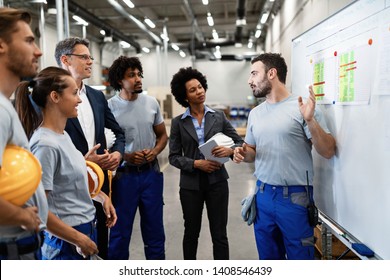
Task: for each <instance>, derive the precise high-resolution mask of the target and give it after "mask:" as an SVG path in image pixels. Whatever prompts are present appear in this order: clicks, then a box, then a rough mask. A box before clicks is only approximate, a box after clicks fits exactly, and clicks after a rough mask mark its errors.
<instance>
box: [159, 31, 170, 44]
mask: <svg viewBox="0 0 390 280" xmlns="http://www.w3.org/2000/svg"><path fill="white" fill-rule="evenodd" d="M160 37H161V39H163V40H164V41H167V42H168V41H169V37H168V36H167V35H165V34H164V33H161V34H160Z"/></svg>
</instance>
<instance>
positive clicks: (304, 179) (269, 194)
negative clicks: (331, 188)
mask: <svg viewBox="0 0 390 280" xmlns="http://www.w3.org/2000/svg"><path fill="white" fill-rule="evenodd" d="M286 76H287V65H286V62H285V60H284V58H283V57H282V56H281V55H280V54H276V53H264V54H261V55H260V56H258V57H256V58H254V59H253V60H252V66H251V72H250V76H249V80H248V83H249V85H250V87H251V89H252V91H253V95H254V96H255V97H265V98H266V99H265V102H263V103H261V104H260V105H258V106H257V107H255V108H254V109H252V111H251V112H250V114H249V118H248V125H247V132H246V136H245V144H244V145H243V147H237V148H235V151H234V157H233V160H234V161H235V162H236V163H240V162H242V161H245V162H253V161H255V172H254V175H255V176H256V178H257V182H256V185H257V188H258V191H257V194H256V212H257V214H256V218H255V221H254V232H255V238H256V244H257V250H258V254H259V259H286V258H287V259H314V231H313V227H312V226H311V225H310V224H309V219H308V209H307V207H308V206H309V204H313V203H314V202H313V186H312V184H313V175H314V172H313V159H312V154H311V151H312V146H314V148H315V149H316V150H317V152H318V153H319V154H320V155H321V156H323V157H325V158H328V159H329V158H331V157H332V156H333V155H334V154H335V149H336V142H335V139H334V138H333V136H332V135H331V134H330V132H329V130H328V128H327V126H326V123H325V120H324V118H323V116H322V114H321V112H320V111H319V110H315V96H314V92H313V89H312V87H310V88H309V91H310V95H309V97H308V99H307V101H306V103H304V102H303V100H302V97H300V96H299V97H297V96H293V95H292V94H291V93H289V92H288V91H287V89H286V86H285V82H286Z"/></svg>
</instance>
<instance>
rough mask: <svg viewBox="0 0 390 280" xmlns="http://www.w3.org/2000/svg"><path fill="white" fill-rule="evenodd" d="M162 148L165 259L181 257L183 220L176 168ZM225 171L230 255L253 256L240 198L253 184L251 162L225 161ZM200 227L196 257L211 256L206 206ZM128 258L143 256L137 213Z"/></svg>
mask: <svg viewBox="0 0 390 280" xmlns="http://www.w3.org/2000/svg"><path fill="white" fill-rule="evenodd" d="M167 154H168V151H167V149H165V150H164V151H163V153H161V155H160V156H159V162H160V167H161V169H162V170H163V172H164V201H165V208H164V225H165V235H166V242H165V250H166V259H167V260H182V259H183V254H182V239H183V232H184V221H183V216H182V210H181V205H180V199H179V169H177V168H175V167H173V166H171V165H170V164H169V163H168V159H167ZM225 166H226V169H227V171H228V173H229V176H230V179H229V190H230V195H229V222H228V239H229V246H230V259H232V260H257V259H258V256H257V250H256V244H255V240H254V234H253V226H248V225H247V224H246V223H245V222H244V221H243V220H242V218H241V213H240V211H241V204H240V203H241V200H242V198H244V197H245V196H246V195H247V194H249V192H250V191H251V189H252V188H253V187H254V185H255V178H254V177H253V175H252V174H253V170H254V166H253V164H248V163H241V164H235V163H234V162H232V161H229V162H228V163H226V164H225ZM203 213H204V214H203V223H202V230H201V234H200V238H199V247H198V255H197V257H198V259H199V260H212V259H213V254H212V243H211V237H210V232H209V227H208V219H207V214H206V209H204V212H203ZM130 259H131V260H144V259H145V256H144V251H143V242H142V238H141V233H140V225H139V215H138V214H137V217H136V220H135V222H134V226H133V235H132V239H131V243H130Z"/></svg>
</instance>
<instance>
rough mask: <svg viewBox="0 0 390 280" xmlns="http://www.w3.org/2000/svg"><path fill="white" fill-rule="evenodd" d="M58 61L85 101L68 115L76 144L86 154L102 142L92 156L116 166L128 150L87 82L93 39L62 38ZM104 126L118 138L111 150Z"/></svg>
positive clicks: (102, 250)
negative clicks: (69, 74) (72, 113)
mask: <svg viewBox="0 0 390 280" xmlns="http://www.w3.org/2000/svg"><path fill="white" fill-rule="evenodd" d="M55 58H56V61H57V63H58V65H59V66H60V67H62V68H64V69H66V70H68V71H69V72H70V73H71V75H72V76H73V78H74V79H75V80H76V83H77V85H78V87H79V90H80V91H79V94H80V98H81V100H82V103H81V104H80V105H79V106H78V110H79V111H78V117H77V118H72V119H68V122H67V124H66V128H65V130H66V131H67V132H68V134H69V135H70V137H71V138H72V141H73V143H74V144H75V146H76V148H77V149H78V150H79V151H80V152H81V153H82V154H83V155H85V154H87V152H88V151H89V150H90V149H92V148H93V147H95V145H100V147H99V148H98V149H97V150H96V153H91V154H90V155H89V156H88V158H87V159H88V160H90V161H93V162H95V163H97V164H98V165H99V166H100V167H101V168H102V169H103V170H104V171H105V176H106V178H107V172H106V171H107V170H115V169H116V168H117V167H118V166H119V163H120V162H121V160H122V155H123V153H124V146H125V138H124V133H123V131H122V129H121V128H120V126H119V125H118V123H117V121H116V120H115V117H114V116H113V114H112V113H111V110H110V108H109V107H108V103H107V100H106V98H105V96H104V94H103V93H102V92H101V91H98V90H95V89H93V88H91V87H90V86H87V85H85V83H84V82H83V80H84V79H88V78H90V77H91V73H92V64H93V57H92V56H91V54H90V52H89V41H88V40H86V39H81V38H67V39H65V40H62V41H61V42H59V43H58V44H57V46H56V50H55ZM104 128H108V129H111V130H112V131H113V133H114V134H115V137H116V140H115V143H114V144H113V146H112V148H111V149H110V151H108V150H107V143H106V138H105V134H104ZM102 190H103V191H104V192H105V193H107V194H108V193H109V186H108V180H105V182H104V185H103V187H102ZM95 206H96V210H97V212H96V213H97V231H98V249H99V256H100V257H102V258H103V259H106V258H107V249H108V228H107V227H106V225H105V215H104V212H103V209H102V207H101V205H100V204H95Z"/></svg>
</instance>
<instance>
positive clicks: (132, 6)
mask: <svg viewBox="0 0 390 280" xmlns="http://www.w3.org/2000/svg"><path fill="white" fill-rule="evenodd" d="M123 2H124V3H125V4H126V5H127V6H128V7H129V8H130V9H132V8H134V7H135V6H134V4H133V2H131V1H130V0H123Z"/></svg>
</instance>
